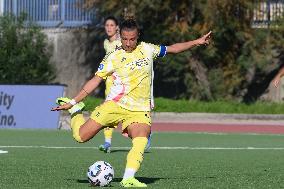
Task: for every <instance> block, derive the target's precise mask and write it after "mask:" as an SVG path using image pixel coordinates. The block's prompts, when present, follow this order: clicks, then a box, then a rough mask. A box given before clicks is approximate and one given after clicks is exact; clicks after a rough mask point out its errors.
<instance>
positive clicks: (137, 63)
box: [126, 58, 150, 70]
mask: <svg viewBox="0 0 284 189" xmlns="http://www.w3.org/2000/svg"><path fill="white" fill-rule="evenodd" d="M149 62H150V59H149V58H142V59H139V60H136V61H134V62H130V63H128V64H126V66H127V67H129V68H130V70H134V69H135V68H138V69H141V68H142V67H145V66H148V65H149Z"/></svg>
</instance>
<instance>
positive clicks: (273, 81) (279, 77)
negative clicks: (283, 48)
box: [272, 67, 284, 88]
mask: <svg viewBox="0 0 284 189" xmlns="http://www.w3.org/2000/svg"><path fill="white" fill-rule="evenodd" d="M283 75H284V67H282V68H281V69H280V71H279V72H278V74H277V75H276V76H275V77H274V79H273V80H272V83H273V84H274V86H275V87H276V88H277V87H278V86H279V82H280V80H281V77H282V76H283Z"/></svg>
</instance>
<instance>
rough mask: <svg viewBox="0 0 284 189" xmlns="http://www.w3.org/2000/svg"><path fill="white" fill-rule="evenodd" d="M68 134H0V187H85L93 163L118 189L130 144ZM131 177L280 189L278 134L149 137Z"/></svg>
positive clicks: (283, 156)
mask: <svg viewBox="0 0 284 189" xmlns="http://www.w3.org/2000/svg"><path fill="white" fill-rule="evenodd" d="M102 141H103V136H102V134H99V135H98V136H97V137H96V138H94V139H92V140H91V141H89V142H87V143H85V144H78V143H76V142H75V141H74V140H73V139H72V138H71V133H70V131H58V130H9V129H1V130H0V150H5V151H8V153H7V154H0V188H1V189H6V188H8V189H9V188H11V189H14V188H66V189H67V188H68V189H70V188H76V189H78V188H90V186H89V184H88V181H87V178H86V171H87V168H88V166H90V165H91V164H92V163H94V162H95V161H98V160H104V161H107V162H109V163H110V164H111V165H112V166H113V167H114V170H115V178H114V180H113V182H112V183H111V187H110V188H117V187H119V182H120V181H121V178H122V175H123V171H124V166H125V159H126V155H127V152H128V149H127V148H126V147H129V146H130V144H131V141H130V140H128V139H126V138H124V137H123V136H121V135H120V134H119V133H115V135H114V137H113V146H114V148H113V152H112V153H111V154H104V153H102V152H100V151H98V150H97V149H96V148H97V146H98V145H99V144H101V142H102ZM152 147H153V148H152V149H151V150H150V151H149V152H147V153H145V155H144V162H143V164H142V166H141V169H140V170H139V172H138V173H137V175H136V176H137V177H138V179H140V180H141V181H143V182H145V183H147V184H148V188H202V189H203V188H238V189H239V188H257V189H259V188H265V189H266V188H271V189H275V188H284V135H252V134H207V133H186V132H185V133H154V134H153V139H152Z"/></svg>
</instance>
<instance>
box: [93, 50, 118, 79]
mask: <svg viewBox="0 0 284 189" xmlns="http://www.w3.org/2000/svg"><path fill="white" fill-rule="evenodd" d="M112 62H113V60H112V57H111V56H110V55H106V56H105V57H104V59H103V61H102V62H101V63H100V65H99V67H98V70H97V72H96V75H97V76H99V77H101V78H103V79H106V78H107V77H108V76H110V75H111V74H112V73H113V70H114V67H113V63H112Z"/></svg>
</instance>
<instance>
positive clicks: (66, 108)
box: [51, 103, 73, 111]
mask: <svg viewBox="0 0 284 189" xmlns="http://www.w3.org/2000/svg"><path fill="white" fill-rule="evenodd" d="M72 106H73V105H72V104H70V103H66V104H63V105H60V106H57V107H54V108H52V109H51V111H59V110H68V109H70V108H72Z"/></svg>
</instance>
